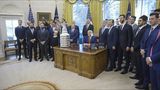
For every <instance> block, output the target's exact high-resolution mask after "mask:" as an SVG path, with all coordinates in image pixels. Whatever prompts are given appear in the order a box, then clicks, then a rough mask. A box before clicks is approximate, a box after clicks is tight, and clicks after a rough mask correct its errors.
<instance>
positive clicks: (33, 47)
mask: <svg viewBox="0 0 160 90" xmlns="http://www.w3.org/2000/svg"><path fill="white" fill-rule="evenodd" d="M28 46H29V59H30V60H32V49H33V50H34V59H35V60H36V59H37V43H31V42H29V44H28Z"/></svg>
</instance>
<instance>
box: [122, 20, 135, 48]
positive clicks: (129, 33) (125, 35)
mask: <svg viewBox="0 0 160 90" xmlns="http://www.w3.org/2000/svg"><path fill="white" fill-rule="evenodd" d="M132 38H133V30H132V26H130V25H129V24H127V23H126V24H125V25H124V27H123V30H122V29H120V30H119V44H120V46H121V48H123V49H125V48H126V47H127V46H128V47H131V44H132Z"/></svg>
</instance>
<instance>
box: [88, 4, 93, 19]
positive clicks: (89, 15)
mask: <svg viewBox="0 0 160 90" xmlns="http://www.w3.org/2000/svg"><path fill="white" fill-rule="evenodd" d="M87 19H90V20H91V21H92V17H91V12H90V7H89V5H88V11H87Z"/></svg>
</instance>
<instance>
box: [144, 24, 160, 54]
mask: <svg viewBox="0 0 160 90" xmlns="http://www.w3.org/2000/svg"><path fill="white" fill-rule="evenodd" d="M150 29H151V27H150V28H148V32H149V31H150ZM159 30H160V27H159V26H158V27H156V28H155V29H154V30H153V31H152V32H151V34H150V35H149V33H145V36H146V38H145V41H146V42H145V44H146V46H145V50H146V53H147V56H150V49H151V46H153V45H154V42H155V41H156V39H157V35H158V33H159ZM147 36H148V37H147Z"/></svg>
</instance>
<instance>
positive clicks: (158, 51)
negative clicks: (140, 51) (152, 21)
mask: <svg viewBox="0 0 160 90" xmlns="http://www.w3.org/2000/svg"><path fill="white" fill-rule="evenodd" d="M155 36H156V39H155V41H154V42H153V44H152V45H151V46H150V48H149V52H148V54H147V58H146V63H147V65H149V66H150V80H151V89H152V90H160V29H159V30H158V33H155Z"/></svg>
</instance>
